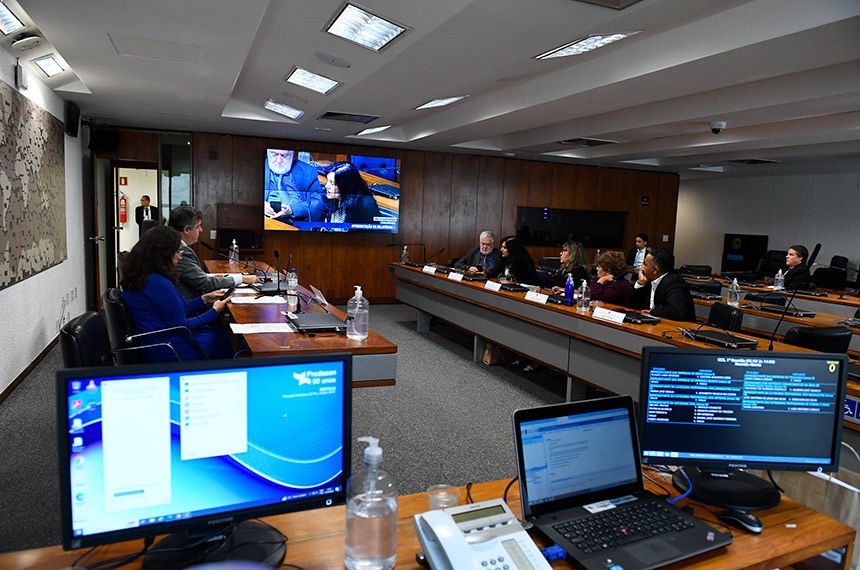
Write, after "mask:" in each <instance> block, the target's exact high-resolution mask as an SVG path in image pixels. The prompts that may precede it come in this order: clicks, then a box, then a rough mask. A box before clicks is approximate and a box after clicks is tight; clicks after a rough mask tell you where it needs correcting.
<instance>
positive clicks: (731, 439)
mask: <svg viewBox="0 0 860 570" xmlns="http://www.w3.org/2000/svg"><path fill="white" fill-rule="evenodd" d="M847 366H848V358H847V356H845V355H844V354H841V355H838V354H824V353H819V352H808V353H800V352H765V351H755V352H744V353H738V352H737V351H731V350H709V349H684V348H657V347H647V348H645V349H644V350H643V352H642V376H641V393H640V399H639V406H640V407H639V412H640V413H639V427H640V443H641V447H642V461H643V463H645V464H652V465H677V466H681V467H682V469H678V470H676V471H675V476H674V478H673V479H674V482H675V485H676V486H677V487H678V488H679V489H681V490H682V491H684V492H686V491H687V490H688V489H689V488H690V485H691V484H692V496H693V497H694V498H696V499H699V500H701V501H703V502H706V503H709V504H713V505H716V506H724V507H728V508H740V509H763V508H770V507H772V506H775V505H776V504H777V503H778V502H779V499H780V496H779V492H778V491H777V490H776V489H775V488H774V486H773V485H772V484H771V483H769V482H767V481H765V480H764V479H761V478H759V477H755V476H753V475H751V474H749V473H745V472H743V471H738V470H739V469H744V468H751V469H774V470H802V471H836V470H837V469H838V468H839V449H840V445H841V441H842V407H843V405H844V400H845V387H846V373H847Z"/></svg>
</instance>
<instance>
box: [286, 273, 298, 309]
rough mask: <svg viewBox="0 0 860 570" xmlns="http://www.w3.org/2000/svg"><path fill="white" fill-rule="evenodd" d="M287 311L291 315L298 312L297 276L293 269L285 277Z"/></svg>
mask: <svg viewBox="0 0 860 570" xmlns="http://www.w3.org/2000/svg"><path fill="white" fill-rule="evenodd" d="M287 310H288V311H289V312H291V313H295V312H296V311H298V310H299V276H298V275H297V274H296V270H295V268H292V269H290V273H289V275H287Z"/></svg>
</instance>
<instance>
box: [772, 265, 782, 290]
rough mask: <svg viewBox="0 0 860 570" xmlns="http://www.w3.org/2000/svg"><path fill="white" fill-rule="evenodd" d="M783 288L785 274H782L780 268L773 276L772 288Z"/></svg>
mask: <svg viewBox="0 0 860 570" xmlns="http://www.w3.org/2000/svg"><path fill="white" fill-rule="evenodd" d="M783 289H785V276H784V275H783V274H782V269H780V270H779V271H777V272H776V277H774V278H773V290H774V291H782V290H783Z"/></svg>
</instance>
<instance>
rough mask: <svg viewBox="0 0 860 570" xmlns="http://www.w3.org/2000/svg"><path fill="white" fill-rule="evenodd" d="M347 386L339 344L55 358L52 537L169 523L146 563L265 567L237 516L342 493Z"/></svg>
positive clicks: (274, 537)
mask: <svg viewBox="0 0 860 570" xmlns="http://www.w3.org/2000/svg"><path fill="white" fill-rule="evenodd" d="M351 385H352V359H351V356H350V355H348V354H327V355H324V356H309V355H304V356H283V357H272V358H253V359H237V360H221V361H201V362H176V363H167V364H157V365H138V366H126V367H110V368H78V369H69V370H61V371H59V372H58V373H57V418H58V422H57V424H58V436H59V439H58V441H59V458H60V484H61V503H62V534H63V547H64V548H65V549H67V550H69V549H74V548H81V547H87V546H96V545H101V544H108V543H113V542H119V541H125V540H131V539H138V538H144V539H146V540H145V544H146V545H147V546H148V545H149V544H151V543H152V537H155V536H156V535H162V534H170V533H172V534H170V536H168V537H167V538H166V539H164V540H163V541H162V542H160V543H159V545H161V546H162V547H163V548H159V546H156V547H155V548H154V549H152V550H149V551H148V553H147V554H146V556H147V558H146V559H145V561H144V567H147V566H149V567H171V568H172V567H177V568H180V567H184V566H186V565H188V564H194V563H199V562H204V561H212V560H222V559H252V560H256V561H258V562H263V563H266V564H272V565H275V566H277V565H278V564H279V563H280V562H281V561H282V560H283V556H284V551H285V544H284V538H283V536H282V535H280V533H279V532H277V531H275V530H274V529H272V528H271V527H269V526H268V525H265V524H262V523H252V522H250V521H248V519H251V518H256V517H261V516H267V515H274V514H280V513H286V512H290V511H299V510H305V509H315V508H320V507H325V506H329V505H334V504H339V503H344V502H345V499H346V482H347V478H348V477H349V474H350V462H351V453H350V450H351V443H350V440H351V427H352V414H351V411H352V391H351ZM168 557H175V558H176V559H173V558H168ZM87 565H88V564H87Z"/></svg>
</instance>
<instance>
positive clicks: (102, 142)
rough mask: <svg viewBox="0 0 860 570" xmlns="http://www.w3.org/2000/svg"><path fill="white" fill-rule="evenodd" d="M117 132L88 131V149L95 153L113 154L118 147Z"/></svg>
mask: <svg viewBox="0 0 860 570" xmlns="http://www.w3.org/2000/svg"><path fill="white" fill-rule="evenodd" d="M121 134H122V133H120V132H119V131H109V130H105V129H93V130H92V131H90V145H89V149H90V150H92V151H95V152H114V151H116V149H117V148H118V147H119V137H120V135H121Z"/></svg>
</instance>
